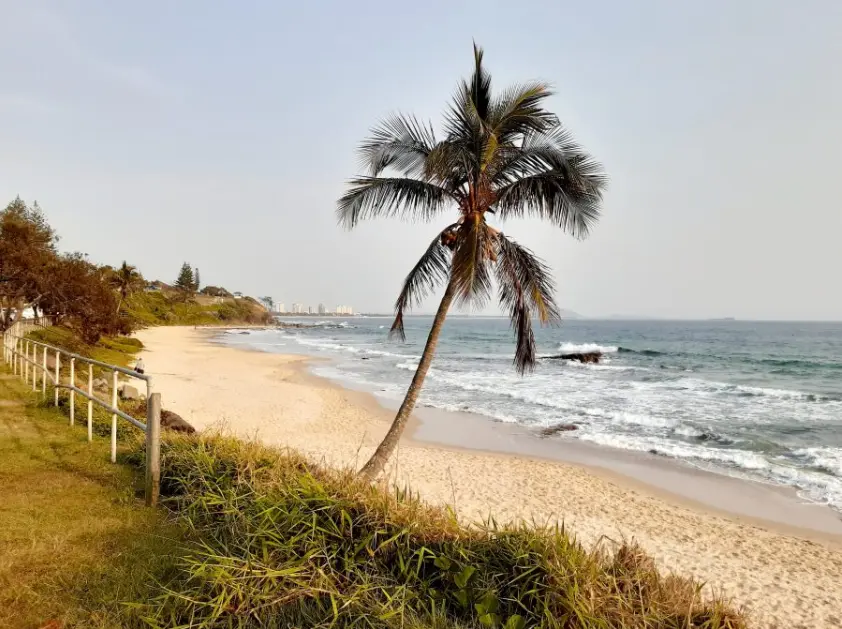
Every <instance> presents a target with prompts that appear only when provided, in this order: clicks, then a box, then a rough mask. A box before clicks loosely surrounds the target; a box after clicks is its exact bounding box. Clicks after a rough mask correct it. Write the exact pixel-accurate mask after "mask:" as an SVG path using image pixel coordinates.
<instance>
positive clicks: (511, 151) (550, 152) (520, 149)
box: [489, 125, 581, 187]
mask: <svg viewBox="0 0 842 629" xmlns="http://www.w3.org/2000/svg"><path fill="white" fill-rule="evenodd" d="M580 150H581V149H580V148H579V146H578V145H577V144H576V143H575V142H574V141H573V137H572V136H571V135H570V133H569V132H568V131H567V130H566V129H565V128H564V127H562V126H561V125H558V126H556V127H553V128H552V129H550V130H548V131H542V132H529V133H526V134H524V135H523V137H522V140H521V142H520V144H511V143H508V144H504V145H502V146H501V147H500V149H499V150H498V151H497V154H496V156H495V160H494V163H493V164H492V165H491V166H490V168H489V176H490V177H491V179H492V181H493V182H494V183H495V184H496V185H497V186H499V187H502V186H504V185H505V184H508V183H513V182H514V181H517V180H518V179H520V178H522V177H525V176H528V175H534V174H538V173H542V172H546V171H547V170H552V169H554V168H555V167H556V166H557V165H560V164H561V165H563V164H564V163H565V162H566V161H567V158H568V156H569V155H571V154H576V153H577V152H579V151H580Z"/></svg>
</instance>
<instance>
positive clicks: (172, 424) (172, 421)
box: [161, 410, 196, 435]
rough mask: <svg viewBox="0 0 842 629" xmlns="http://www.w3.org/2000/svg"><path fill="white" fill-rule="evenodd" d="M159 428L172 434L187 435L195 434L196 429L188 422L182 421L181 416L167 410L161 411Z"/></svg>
mask: <svg viewBox="0 0 842 629" xmlns="http://www.w3.org/2000/svg"><path fill="white" fill-rule="evenodd" d="M161 428H166V429H167V430H172V431H174V432H183V433H186V434H188V435H192V434H193V433H195V432H196V429H195V428H193V426H191V425H190V423H189V422H187V421H185V420H184V419H182V417H181V415H178V414H176V413H173V412H172V411H167V410H161Z"/></svg>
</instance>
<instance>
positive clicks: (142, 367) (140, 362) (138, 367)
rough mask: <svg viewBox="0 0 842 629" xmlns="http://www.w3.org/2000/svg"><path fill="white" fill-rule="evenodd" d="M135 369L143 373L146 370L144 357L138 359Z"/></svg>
mask: <svg viewBox="0 0 842 629" xmlns="http://www.w3.org/2000/svg"><path fill="white" fill-rule="evenodd" d="M134 370H135V371H136V372H137V373H139V374H141V375H142V374H143V372H144V371H145V365H144V364H143V359H142V358H138V359H137V362H136V363H135V365H134Z"/></svg>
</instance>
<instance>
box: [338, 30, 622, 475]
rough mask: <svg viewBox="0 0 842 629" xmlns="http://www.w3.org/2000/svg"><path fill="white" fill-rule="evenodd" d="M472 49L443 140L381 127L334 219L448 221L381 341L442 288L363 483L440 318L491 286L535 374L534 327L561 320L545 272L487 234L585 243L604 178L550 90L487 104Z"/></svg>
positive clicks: (426, 128)
mask: <svg viewBox="0 0 842 629" xmlns="http://www.w3.org/2000/svg"><path fill="white" fill-rule="evenodd" d="M482 58H483V52H482V49H481V48H478V47H477V46H476V45H474V72H473V76H472V77H471V79H470V81H469V82H466V81H462V82H461V83H460V85H459V86H458V88H457V91H456V94H455V96H454V98H453V102H452V103H451V105H450V107H449V108H448V110H447V111H446V113H445V114H444V133H445V137H444V139H443V140H440V141H438V140H436V137H435V133H434V130H433V128H432V125H430V124H429V123H427V124H425V123H422V122H420V121H419V120H418V119H417V118H415V117H413V116H405V115H400V114H397V115H394V116H392V117H390V118H388V119H386V120H384V121H383V122H381V123H380V124H379V125H378V126H377V127H375V128H374V130H373V131H372V134H371V137H370V138H369V139H367V140H366V141H364V142H363V144H362V145H361V147H360V154H361V161H362V165H363V167H364V168H366V169H367V170H368V173H367V174H364V175H361V176H358V177H356V178H354V179H352V180H351V181H350V182H349V189H348V191H347V193H346V194H345V195H344V196H343V197H342V198H341V199H340V200H339V202H338V206H337V217H338V219H339V222H340V224H342V225H343V226H344V227H346V228H347V229H351V228H353V227H355V226H356V225H357V224H358V223H359V222H360V221H361V220H364V219H369V218H378V217H387V216H395V217H398V218H403V219H407V220H424V221H429V220H432V219H434V218H437V217H438V215H439V214H440V213H442V212H444V211H445V210H447V209H450V208H453V209H455V210H456V211H457V219H456V221H455V222H453V223H451V224H450V225H448V226H447V227H445V228H444V230H443V231H441V232H440V233H439V234H438V235H436V237H435V238H434V239H433V241H432V242H431V243H430V246H429V247H428V248H427V250H426V251H425V252H424V254H423V255H422V256H421V259H420V260H419V261H418V262H417V264H416V265H415V266H414V267H413V269H412V270H411V271H410V272H409V275H407V277H406V279H405V281H404V284H403V288H402V290H401V292H400V295H399V296H398V299H397V302H396V304H395V320H394V323H393V324H392V328H391V330H390V336H397V337H399V338H401V339H405V335H404V327H403V317H404V312H405V311H406V310H407V309H409V308H411V307H413V306H415V305H418V304H419V303H420V302H421V301H422V300H423V299H424V297H426V296H427V295H428V294H429V293H430V292H431V291H433V290H434V289H435V288H437V287H439V286H441V285H442V284H443V285H444V286H445V289H444V296H443V297H442V300H441V303H440V304H439V307H438V311H437V312H436V316H435V318H434V319H433V325H432V327H431V328H430V333H429V336H428V337H427V343H426V345H425V347H424V353H423V355H422V356H421V360H420V361H419V363H418V368H417V369H416V371H415V376H414V377H413V378H412V382H411V383H410V385H409V389H408V390H407V392H406V397H405V398H404V400H403V403H402V404H401V406H400V408H399V409H398V412H397V414H396V415H395V419H394V421H393V422H392V425H391V427H390V428H389V431H388V432H387V433H386V436H385V437H384V438H383V441H382V442H381V443H380V445H379V446H378V447H377V450H376V451H375V453H374V454H373V455H372V457H371V458H370V459H369V461H368V462H367V463H366V464H365V465H364V466H363V468H362V469H361V470H360V475H361V476H363V477H365V478H368V479H373V478H374V477H376V476H377V475H378V474H379V473H380V472H381V471H382V470H383V468H384V467H385V465H386V462H387V460H388V459H389V456H390V455H391V453H392V451H393V450H394V449H395V447H396V446H397V444H398V441H399V439H400V436H401V433H402V432H403V429H404V426H405V425H406V422H407V420H408V419H409V417H410V415H411V414H412V410H413V408H414V407H415V402H416V400H417V399H418V394H419V393H420V391H421V387H422V385H423V382H424V378H425V376H426V375H427V370H428V369H429V368H430V363H431V361H432V359H433V354H434V352H435V348H436V343H437V342H438V338H439V333H440V332H441V328H442V325H443V324H444V320H445V317H446V316H447V311H448V309H449V308H450V306H451V304H452V303H453V302H454V301H455V303H456V305H458V306H465V305H468V304H470V305H474V306H482V305H483V304H484V303H485V302H486V301H487V300H488V298H489V295H490V292H491V289H492V278H493V279H494V280H496V283H497V288H498V297H499V300H500V304H501V306H502V307H503V308H504V309H505V310H506V311H508V313H509V315H510V317H511V321H512V327H513V329H514V333H515V339H516V350H515V356H514V364H515V367H516V368H517V370H518V372H519V373H521V374H524V373H526V372H528V371H531V370H532V368H533V367H534V365H535V361H536V356H535V337H534V334H533V332H532V317H533V316H534V315H537V317H538V319H539V320H540V321H541V323H542V324H549V323H553V322H556V321H558V320H559V311H558V308H557V306H556V304H555V301H554V297H553V292H554V282H553V279H552V277H551V275H550V270H549V268H548V267H547V266H546V265H545V264H544V263H543V262H542V261H541V260H540V259H538V258H537V257H536V256H535V255H534V254H533V253H532V252H531V251H530V250H529V249H526V248H524V247H522V246H521V245H519V244H517V243H516V242H515V241H514V240H512V239H511V238H508V237H507V236H505V235H504V234H503V233H502V232H501V231H499V230H497V229H495V228H494V227H492V226H491V225H489V224H488V218H489V215H494V216H495V217H496V219H497V220H498V221H505V220H506V219H510V218H517V217H521V216H526V215H529V216H537V217H539V218H541V219H544V220H546V221H548V222H549V223H551V224H552V225H555V226H556V227H560V228H561V229H562V230H564V231H566V232H568V233H570V234H571V235H573V236H574V237H577V238H584V237H585V236H587V234H588V232H589V231H590V229H591V227H592V226H593V225H594V224H595V223H596V221H597V219H598V218H599V213H600V207H601V204H602V194H603V189H604V187H605V184H606V181H607V180H606V177H605V175H604V172H603V170H602V167H601V166H600V164H599V163H597V162H596V161H595V160H593V159H592V158H591V157H590V156H589V155H588V154H587V153H585V152H584V151H583V150H582V149H581V148H580V147H579V146H578V145H577V144H576V143H575V142H574V141H573V139H572V138H571V136H570V134H569V133H568V131H567V130H566V129H565V128H564V127H563V126H562V125H561V123H560V122H559V120H558V118H557V117H556V116H555V115H553V114H552V113H550V112H548V111H546V110H545V109H544V108H543V106H542V105H543V102H544V100H545V99H546V98H547V97H549V96H550V95H551V93H552V92H551V91H550V88H549V86H547V85H546V84H544V83H540V82H531V83H526V84H523V85H518V86H514V87H512V88H509V89H508V90H506V91H504V92H502V93H500V94H498V95H496V96H495V95H492V92H491V77H490V76H489V74H488V73H487V72H486V71H485V69H484V67H483V64H482Z"/></svg>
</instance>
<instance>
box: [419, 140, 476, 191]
mask: <svg viewBox="0 0 842 629" xmlns="http://www.w3.org/2000/svg"><path fill="white" fill-rule="evenodd" d="M474 160H475V156H474V155H472V154H471V152H470V149H469V148H468V146H466V144H465V143H464V142H461V141H459V140H442V141H441V142H439V143H438V144H436V145H435V147H433V150H432V151H430V154H429V155H428V156H427V160H426V162H425V164H424V178H425V179H426V180H428V181H433V182H436V183H438V184H439V185H441V186H443V187H445V188H447V190H449V191H450V192H451V194H453V196H454V197H455V198H457V199H460V200H461V199H462V198H464V194H465V185H466V184H467V182H468V174H469V173H470V172H471V164H472V163H473V162H474Z"/></svg>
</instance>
